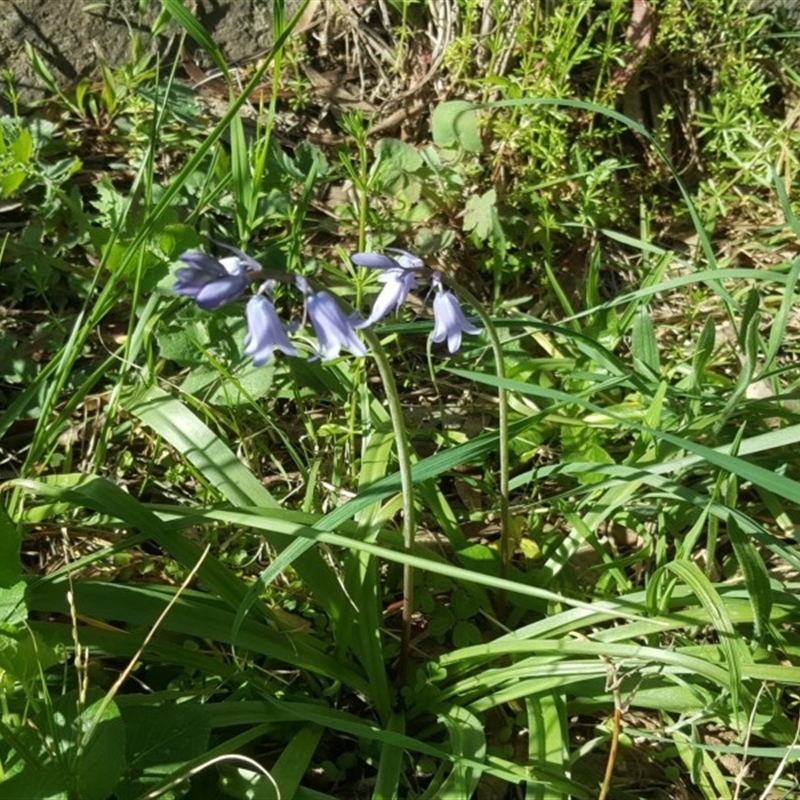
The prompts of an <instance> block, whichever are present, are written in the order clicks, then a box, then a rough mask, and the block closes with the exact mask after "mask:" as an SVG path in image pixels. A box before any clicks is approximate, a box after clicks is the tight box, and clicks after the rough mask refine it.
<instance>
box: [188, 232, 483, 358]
mask: <svg viewBox="0 0 800 800" xmlns="http://www.w3.org/2000/svg"><path fill="white" fill-rule="evenodd" d="M222 246H223V247H225V248H226V249H228V250H230V251H231V252H232V253H233V255H230V256H225V257H223V258H214V257H212V256H209V255H207V254H205V253H201V252H199V251H197V250H189V251H187V252H185V253H183V254H182V255H180V256H179V257H178V260H179V261H181V262H182V263H183V265H184V266H182V267H181V268H179V269H178V270H176V272H175V277H176V278H177V280H176V282H175V285H174V287H173V290H174V291H175V292H176V293H177V294H179V295H183V296H185V297H190V298H192V299H193V300H194V301H195V302H196V303H197V304H198V306H200V308H202V309H204V310H206V311H213V310H215V309H218V308H221V307H222V306H224V305H227V304H228V303H232V302H234V301H236V300H238V299H239V298H240V297H242V295H244V294H245V293H246V292H247V291H248V290H249V289H250V287H251V286H252V284H253V283H254V282H255V281H256V280H259V279H262V278H263V277H264V275H265V270H264V269H263V267H262V266H261V264H259V263H258V261H256V260H255V259H253V258H251V257H250V256H248V255H246V254H245V253H243V252H242V251H241V250H237V249H236V248H234V247H230V246H229V245H222ZM388 249H389V252H391V253H393V254H396V255H394V256H390V255H385V254H381V253H354V254H353V255H352V256H350V260H351V261H352V262H353V264H354V265H356V266H360V267H367V268H369V269H376V270H380V274H379V275H378V281H379V282H380V283H382V284H383V288H382V289H381V291H380V292H379V293H378V296H377V298H376V299H375V302H374V303H373V306H372V310H371V312H370V314H369V316H368V317H367V318H366V319H362V318H361V317H360V316H359V315H358V314H357V313H352V314H349V315H348V314H346V313H345V312H344V310H343V309H342V307H341V306H340V304H339V302H338V301H337V300H336V298H335V297H334V296H333V295H332V294H331V293H330V292H327V291H325V290H320V291H314V290H313V289H312V287H311V285H310V284H309V282H308V281H307V280H306V279H305V278H304V277H302V276H300V275H289V274H270V277H269V279H268V280H266V281H264V282H263V283H262V284H261V285H260V286H259V288H258V289H257V291H256V292H255V294H254V295H252V296H251V297H250V299H249V300H248V302H247V307H246V316H247V334H246V335H245V340H244V345H245V349H244V354H245V355H247V356H252V358H253V363H254V364H255V365H256V366H262V365H263V364H265V363H266V362H267V361H269V360H270V358H272V356H273V354H274V352H275V350H280V351H281V352H282V353H284V354H285V355H288V356H296V355H298V351H297V348H296V347H295V346H294V345H293V344H292V341H291V339H290V338H289V334H290V333H292V332H293V331H294V330H295V329H296V328H297V327H299V326H297V325H287V324H286V323H284V322H283V321H282V320H281V319H280V317H279V316H278V312H277V310H276V308H275V306H274V305H273V302H272V296H273V291H274V287H275V283H276V281H281V282H284V283H288V284H292V285H294V286H295V287H296V288H297V289H299V290H300V292H301V293H302V295H303V300H304V313H303V320H304V321H305V320H306V319H307V320H308V321H309V322H310V323H311V327H312V328H313V329H314V333H315V334H316V337H317V352H316V355H314V356H313V357H312V358H315V359H316V358H319V359H322V361H330V360H332V359H334V358H337V357H338V356H339V353H340V352H341V350H342V349H346V350H349V351H350V352H351V353H352V354H353V355H355V356H365V355H366V354H367V348H366V347H365V345H364V343H363V342H362V341H361V339H359V337H358V335H357V333H356V331H358V330H362V329H364V328H369V327H372V326H373V325H374V324H375V323H376V322H379V321H380V320H382V319H383V318H384V317H386V316H387V315H388V314H390V313H391V312H392V311H397V310H398V309H399V308H400V307H401V306H402V305H403V303H405V302H406V300H407V299H408V296H409V294H410V293H411V292H412V291H413V290H414V289H416V288H417V278H418V277H419V276H420V275H427V277H429V279H430V281H431V284H432V288H431V291H433V292H434V300H433V315H434V326H433V331H432V333H431V335H430V339H431V341H432V342H435V343H439V342H445V341H446V342H447V349H448V351H449V352H450V353H451V354H452V353H456V352H457V351H458V350H459V349H460V347H461V339H462V335H463V334H464V333H469V334H477V333H480V330H479V329H478V328H476V327H475V325H473V324H472V323H471V322H470V320H469V319H468V318H467V317H466V315H465V314H464V312H463V310H462V308H461V305H460V303H459V301H458V298H457V297H456V296H455V294H454V293H453V292H451V291H450V290H449V289H445V288H444V286H443V282H442V277H441V275H440V274H439V273H437V272H434V271H432V270H430V269H429V268H428V267H426V265H425V263H424V261H423V260H422V259H421V258H419V257H418V256H415V255H413V254H412V253H409V252H407V251H405V250H398V249H395V248H388ZM429 294H430V293H429Z"/></svg>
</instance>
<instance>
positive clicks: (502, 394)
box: [442, 275, 513, 604]
mask: <svg viewBox="0 0 800 800" xmlns="http://www.w3.org/2000/svg"><path fill="white" fill-rule="evenodd" d="M442 277H443V279H444V280H445V282H446V283H447V284H449V285H450V286H451V287H452V289H453V290H454V291H455V293H456V294H457V295H459V296H460V297H461V298H462V299H464V300H465V301H466V302H467V303H469V304H470V305H471V306H472V307H473V308H474V309H475V313H476V314H477V315H478V316H479V317H480V319H481V322H482V323H483V327H484V328H485V329H486V333H487V335H488V336H489V344H490V345H491V348H492V352H493V353H494V363H495V372H496V373H497V377H498V378H500V380H501V381H502V379H503V378H505V376H506V368H505V361H504V360H503V346H502V344H501V343H500V337H499V336H498V335H497V328H496V327H495V325H494V323H493V322H492V318H491V317H490V316H489V314H487V313H486V310H485V309H484V308H483V305H482V303H481V302H480V300H478V298H477V297H475V295H474V294H472V292H470V291H469V289H465V288H464V287H463V286H462V285H461V284H459V283H457V282H456V281H454V280H453V279H452V278H449V277H448V276H446V275H443V276H442ZM497 404H498V406H499V411H498V424H499V427H500V430H499V434H500V480H499V494H500V577H501V578H503V579H504V580H506V579H507V578H508V570H509V565H510V564H511V555H512V545H513V542H512V538H511V501H510V490H509V487H508V480H509V476H508V473H509V455H508V399H507V396H506V390H505V388H504V387H502V386H500V387H498V389H497ZM504 602H505V593H503V594H502V595H501V604H502V603H504Z"/></svg>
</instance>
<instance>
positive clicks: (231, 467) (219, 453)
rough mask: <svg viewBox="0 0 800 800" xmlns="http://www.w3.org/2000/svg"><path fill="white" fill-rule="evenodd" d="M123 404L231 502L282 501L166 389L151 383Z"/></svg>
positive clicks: (267, 503) (272, 503)
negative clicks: (277, 499)
mask: <svg viewBox="0 0 800 800" xmlns="http://www.w3.org/2000/svg"><path fill="white" fill-rule="evenodd" d="M123 404H124V406H125V408H126V410H127V411H129V412H130V413H131V414H133V415H134V416H137V417H139V419H141V420H142V422H144V423H145V424H147V425H149V426H150V427H151V428H153V430H155V431H156V433H158V434H159V435H160V436H162V437H163V438H164V439H166V440H167V441H168V442H169V443H170V444H171V445H172V446H173V447H174V448H175V449H176V450H177V451H178V452H179V453H180V454H181V455H182V456H183V457H184V458H186V459H187V460H188V461H190V462H191V463H192V464H193V465H194V466H195V468H196V469H197V470H198V471H199V472H200V473H201V474H202V475H203V476H204V477H205V478H206V479H207V480H208V481H209V483H210V484H211V485H212V486H213V487H214V488H215V489H217V491H219V492H220V494H222V495H223V496H224V497H226V498H227V499H228V500H229V501H230V502H232V503H234V504H236V505H258V506H265V507H273V508H274V507H276V506H277V505H278V503H277V502H276V500H275V499H274V498H273V497H272V495H271V494H270V493H269V492H268V491H267V489H266V488H265V487H264V486H263V485H262V484H261V482H260V481H259V480H258V479H257V478H256V477H255V475H253V473H252V472H251V471H250V470H249V469H248V468H247V467H246V466H245V465H244V464H243V463H242V462H241V461H240V460H239V459H238V458H237V457H236V455H235V454H234V453H233V452H231V450H230V449H229V448H228V446H227V445H226V444H225V443H224V442H223V441H222V440H221V439H220V438H219V436H217V435H216V434H215V433H213V432H212V431H211V429H210V428H209V427H208V426H207V425H205V424H203V423H202V422H201V421H200V420H199V419H198V418H197V417H196V416H195V414H193V413H192V412H191V411H190V410H189V409H188V408H187V407H186V406H185V405H184V404H183V403H181V402H180V401H178V400H175V399H174V398H172V397H170V395H168V394H167V393H166V392H165V391H163V390H162V389H160V388H158V387H157V386H151V387H150V388H149V389H147V390H146V391H145V392H143V393H142V394H140V395H137V396H134V397H131V398H130V399H129V400H127V401H125V402H124V403H123Z"/></svg>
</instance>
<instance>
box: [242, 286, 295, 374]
mask: <svg viewBox="0 0 800 800" xmlns="http://www.w3.org/2000/svg"><path fill="white" fill-rule="evenodd" d="M244 344H245V348H244V354H245V355H246V356H253V364H255V366H257V367H260V366H262V365H263V364H266V362H267V361H269V359H270V358H271V357H272V353H273V351H274V350H275V348H277V349H278V350H281V351H282V352H283V353H285V354H286V355H287V356H296V355H297V349H296V348H295V346H294V345H293V344H292V343H291V341H289V337H288V336H287V335H286V326H285V325H284V324H283V322H281V319H280V317H279V316H278V312H277V311H276V310H275V306H274V305H272V303H271V302H270V301H269V300H267V298H266V297H264V296H263V295H261V294H257V295H254V296H253V297H251V298H250V299H249V300H248V301H247V335H246V336H245V338H244Z"/></svg>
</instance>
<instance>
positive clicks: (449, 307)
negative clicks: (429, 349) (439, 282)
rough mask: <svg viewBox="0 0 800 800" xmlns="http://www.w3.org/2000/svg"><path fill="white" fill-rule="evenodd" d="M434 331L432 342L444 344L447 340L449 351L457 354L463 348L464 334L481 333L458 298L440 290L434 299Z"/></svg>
mask: <svg viewBox="0 0 800 800" xmlns="http://www.w3.org/2000/svg"><path fill="white" fill-rule="evenodd" d="M433 319H434V325H433V331H432V332H431V341H432V342H437V343H438V342H443V341H444V340H445V339H447V349H448V351H449V352H450V353H455V352H457V351H458V350H459V348H460V347H461V334H462V333H472V334H475V333H480V329H479V328H476V327H475V326H474V325H473V324H472V323H471V322H470V321H469V320H468V319H467V318H466V316H465V315H464V312H463V311H462V310H461V305H460V303H459V302H458V298H457V297H456V296H455V295H454V294H453V293H452V292H450V291H447V290H442V289H440V290H439V291H438V292H437V293H436V297H434V298H433Z"/></svg>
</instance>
